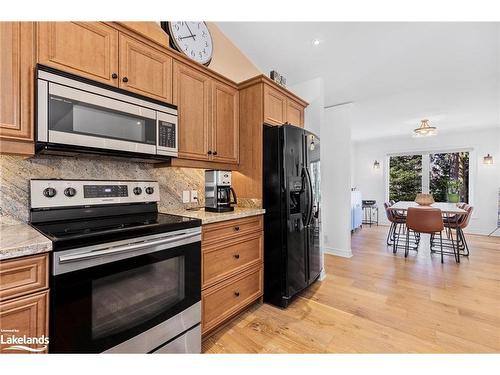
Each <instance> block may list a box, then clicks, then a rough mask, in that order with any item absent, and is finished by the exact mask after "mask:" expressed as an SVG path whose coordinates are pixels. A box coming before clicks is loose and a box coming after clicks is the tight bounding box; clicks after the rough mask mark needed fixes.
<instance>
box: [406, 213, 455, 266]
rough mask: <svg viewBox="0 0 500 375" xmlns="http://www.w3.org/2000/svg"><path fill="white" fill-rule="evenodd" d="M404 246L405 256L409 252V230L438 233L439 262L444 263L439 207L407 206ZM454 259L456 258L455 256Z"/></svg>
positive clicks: (441, 218) (441, 217) (441, 219)
mask: <svg viewBox="0 0 500 375" xmlns="http://www.w3.org/2000/svg"><path fill="white" fill-rule="evenodd" d="M406 228H407V232H406V248H405V258H406V257H407V256H408V253H409V252H410V234H409V232H410V230H412V231H414V232H418V233H427V234H431V235H433V234H435V233H439V239H440V244H441V263H444V257H443V236H442V233H441V232H442V231H443V229H444V224H443V216H442V214H441V210H440V209H439V208H415V207H409V208H408V212H407V215H406ZM455 259H456V258H455Z"/></svg>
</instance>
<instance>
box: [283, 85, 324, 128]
mask: <svg viewBox="0 0 500 375" xmlns="http://www.w3.org/2000/svg"><path fill="white" fill-rule="evenodd" d="M288 89H290V91H292V92H293V93H295V94H297V95H298V96H300V97H301V98H302V99H304V100H305V101H306V102H308V103H309V105H308V106H307V107H306V110H305V113H304V128H305V129H307V130H309V131H310V132H313V133H314V134H316V135H317V136H318V137H320V138H321V127H322V125H323V123H324V119H325V109H324V107H325V87H324V84H323V78H315V79H311V80H309V81H305V82H301V83H298V84H296V85H292V86H290V87H288Z"/></svg>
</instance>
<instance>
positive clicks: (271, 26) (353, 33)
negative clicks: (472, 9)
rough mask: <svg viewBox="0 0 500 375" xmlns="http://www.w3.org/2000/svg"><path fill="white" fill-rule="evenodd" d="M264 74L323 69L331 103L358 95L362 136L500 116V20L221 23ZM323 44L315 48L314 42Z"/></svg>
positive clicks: (356, 122) (480, 123) (298, 78)
mask: <svg viewBox="0 0 500 375" xmlns="http://www.w3.org/2000/svg"><path fill="white" fill-rule="evenodd" d="M218 25H219V26H220V28H221V29H222V31H223V32H224V33H225V34H226V35H227V36H228V37H229V38H230V39H231V40H232V41H233V42H234V43H235V44H236V45H237V46H238V47H239V48H240V49H241V50H242V51H243V52H244V53H245V54H246V55H247V56H248V57H249V58H250V59H251V60H252V61H253V62H254V64H255V65H256V66H257V67H258V68H259V69H260V70H261V71H263V72H265V73H268V72H269V71H271V70H273V69H275V70H277V71H279V72H280V73H282V74H283V75H285V76H286V78H287V83H288V85H289V86H293V84H295V83H299V82H303V81H307V80H309V79H313V78H317V77H321V78H322V79H323V81H324V87H325V106H329V105H335V104H339V103H345V102H354V106H353V129H352V135H353V139H354V140H364V139H370V138H375V137H386V136H395V135H401V134H409V133H411V130H412V129H413V128H415V127H417V126H418V124H419V121H420V119H423V118H428V119H429V120H430V123H431V125H435V126H437V127H438V130H439V131H451V130H452V129H457V128H471V127H492V126H498V125H499V124H500V119H499V107H500V100H499V73H500V62H499V46H500V44H499V29H500V28H499V24H497V23H423V22H421V23H418V22H412V23H385V22H384V23H382V22H380V23H369V22H323V23H321V22H220V23H218ZM314 39H319V40H320V44H319V45H318V46H313V43H312V41H313V40H314Z"/></svg>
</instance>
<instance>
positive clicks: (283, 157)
mask: <svg viewBox="0 0 500 375" xmlns="http://www.w3.org/2000/svg"><path fill="white" fill-rule="evenodd" d="M263 150H264V151H263V173H264V175H263V181H264V183H263V185H264V191H263V206H264V208H265V209H266V213H265V215H264V241H265V242H264V248H265V249H266V251H265V252H264V269H265V270H266V272H265V273H264V301H266V302H269V303H272V304H274V305H277V306H281V307H286V306H288V304H289V303H290V301H291V299H292V298H293V297H294V296H295V295H296V294H297V293H299V292H300V291H302V290H304V289H305V288H306V287H307V286H309V285H311V284H312V283H313V282H314V281H315V280H316V279H318V277H319V276H320V273H321V271H322V261H321V256H320V255H321V253H320V238H321V210H320V201H321V195H320V142H319V138H318V137H317V136H316V135H314V134H312V133H310V132H308V131H306V130H304V129H301V128H298V127H296V126H292V125H283V126H268V125H266V124H264V148H263Z"/></svg>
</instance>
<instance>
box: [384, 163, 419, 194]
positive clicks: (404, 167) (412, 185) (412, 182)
mask: <svg viewBox="0 0 500 375" xmlns="http://www.w3.org/2000/svg"><path fill="white" fill-rule="evenodd" d="M389 174H390V176H389V181H390V183H389V200H395V201H396V202H397V201H413V200H415V197H416V196H417V194H418V193H420V192H421V191H422V155H405V156H391V158H390V159H389Z"/></svg>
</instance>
